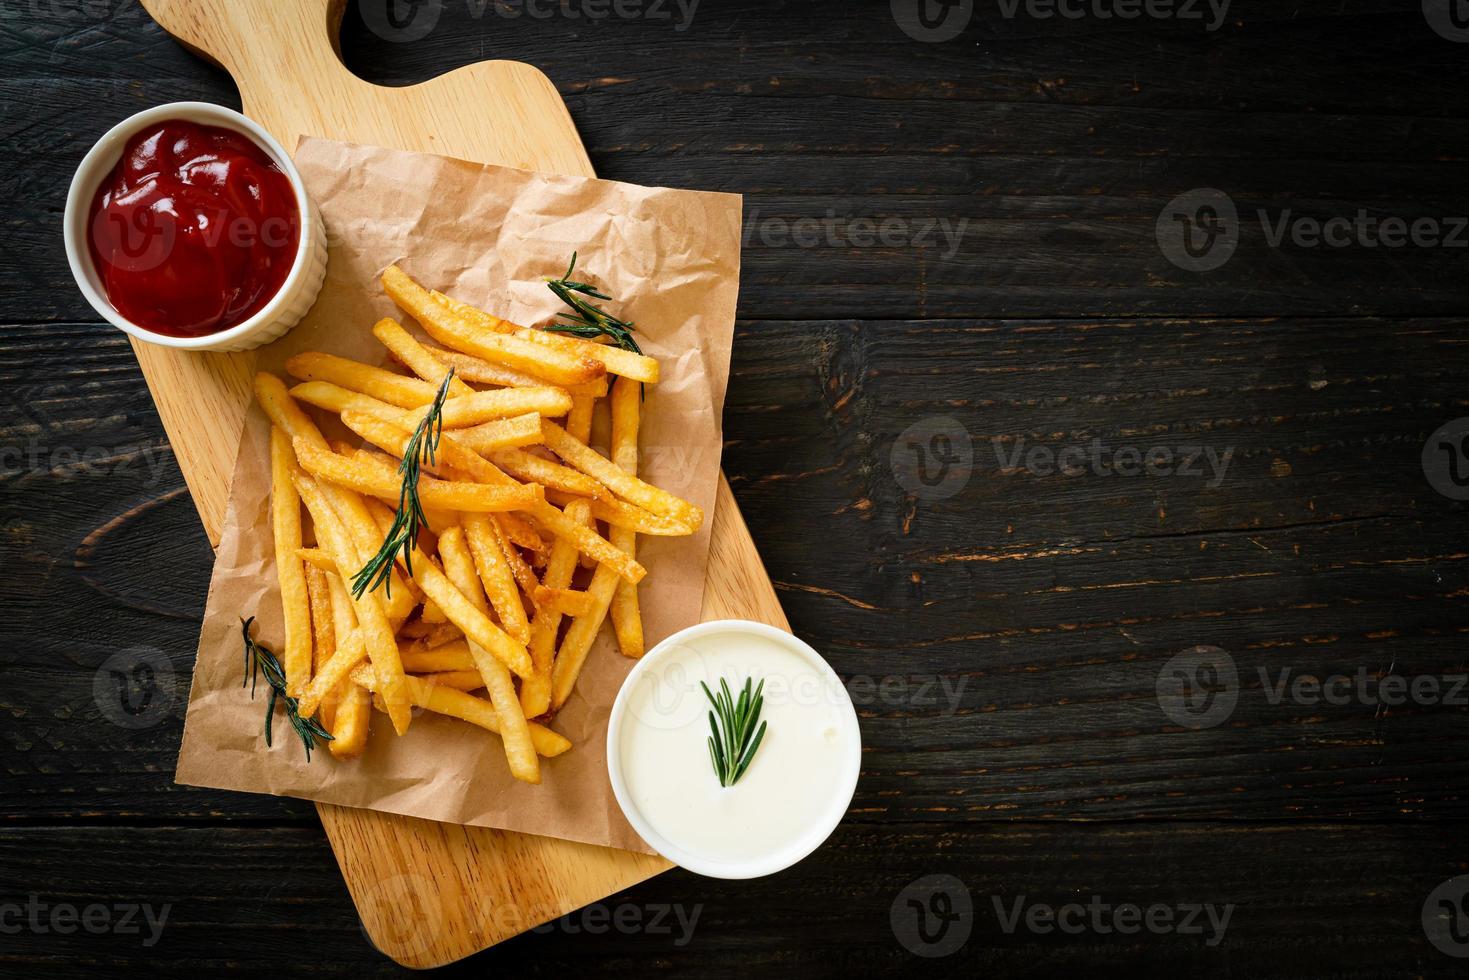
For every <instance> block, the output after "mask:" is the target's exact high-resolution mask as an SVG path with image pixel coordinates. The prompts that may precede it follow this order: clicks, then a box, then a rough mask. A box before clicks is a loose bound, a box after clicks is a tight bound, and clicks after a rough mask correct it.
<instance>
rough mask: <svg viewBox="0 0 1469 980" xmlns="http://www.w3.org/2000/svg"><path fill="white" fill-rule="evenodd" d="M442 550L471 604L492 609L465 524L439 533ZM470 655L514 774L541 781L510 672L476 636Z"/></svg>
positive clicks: (446, 567)
mask: <svg viewBox="0 0 1469 980" xmlns="http://www.w3.org/2000/svg"><path fill="white" fill-rule="evenodd" d="M439 554H440V555H442V556H443V559H444V570H445V572H446V573H447V574H448V576H449V578H450V580H451V581H452V582H453V583H454V585H455V586H456V587H458V589H459V591H460V592H462V593H464V595H465V597H466V598H467V599H469V602H470V604H471V605H473V606H474V607H475V608H476V609H478V610H479V611H480V612H481V613H487V612H489V604H488V603H487V602H486V601H485V593H484V589H483V588H482V587H481V586H480V582H479V573H478V572H477V571H476V570H475V567H474V565H475V563H474V559H473V558H471V557H470V554H469V545H468V544H466V543H465V541H464V529H463V528H458V527H454V528H450V529H449V530H447V531H445V532H444V533H443V534H441V535H439ZM469 655H470V656H471V657H472V658H473V659H474V665H475V667H476V669H477V670H478V672H479V676H480V677H481V678H482V679H483V681H484V688H485V690H486V691H488V692H489V695H490V703H491V704H493V705H494V706H495V713H496V714H498V715H499V716H500V740H501V741H502V742H503V743H504V744H505V759H506V761H507V762H508V763H509V764H510V772H511V774H512V775H514V776H515V778H516V779H519V780H521V781H522V782H527V783H539V782H540V781H541V767H540V763H539V762H537V761H536V750H535V747H534V746H533V745H532V744H531V738H530V727H529V726H528V725H527V724H526V722H525V714H524V712H522V711H521V710H520V700H519V698H518V697H517V696H516V693H515V684H514V682H513V681H511V679H510V672H509V671H508V670H506V669H505V665H504V664H502V663H500V662H499V661H498V660H496V659H495V658H493V657H491V656H490V654H489V652H488V651H486V650H485V649H484V648H483V647H481V646H480V645H479V644H478V643H475V642H474V641H473V640H470V641H469Z"/></svg>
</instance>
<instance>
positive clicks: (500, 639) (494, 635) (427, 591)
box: [395, 548, 531, 677]
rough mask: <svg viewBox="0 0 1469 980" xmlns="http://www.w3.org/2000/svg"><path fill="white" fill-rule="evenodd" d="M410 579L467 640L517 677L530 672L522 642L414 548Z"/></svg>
mask: <svg viewBox="0 0 1469 980" xmlns="http://www.w3.org/2000/svg"><path fill="white" fill-rule="evenodd" d="M413 580H414V581H415V582H417V583H418V587H419V588H421V589H423V594H424V595H426V596H428V597H429V598H430V599H432V600H433V601H434V602H437V603H438V604H439V606H440V608H442V609H443V610H444V615H445V616H447V617H448V619H449V622H451V623H453V624H454V625H455V626H457V627H459V628H460V629H461V630H463V631H464V635H465V637H466V638H467V639H469V640H470V641H472V642H474V643H478V644H479V645H480V646H481V647H483V648H484V649H486V650H488V651H489V652H490V654H491V655H493V656H494V658H495V659H496V660H498V661H500V662H501V663H502V664H504V665H505V666H506V667H508V668H509V669H510V671H511V672H512V673H513V674H515V675H516V676H517V677H526V676H528V675H529V674H530V672H531V664H530V654H529V653H527V652H526V649H525V644H523V643H520V642H519V641H517V640H515V639H513V638H512V637H511V636H510V635H509V634H507V633H506V632H505V631H504V630H502V629H501V628H500V627H498V626H496V625H495V624H494V622H493V621H491V619H490V617H489V616H488V615H486V614H485V613H483V612H480V610H479V609H478V608H476V607H475V606H474V605H473V604H472V603H471V602H470V601H469V600H468V599H466V598H465V597H464V595H463V593H461V592H460V591H459V590H458V589H457V588H456V587H455V586H454V583H453V582H451V581H449V579H448V577H447V576H446V575H445V574H444V573H443V572H441V571H439V566H437V565H435V564H434V563H433V562H432V561H430V560H429V558H428V556H427V555H425V554H424V553H423V552H422V551H420V550H419V549H417V548H415V549H414V554H413ZM395 652H396V651H395Z"/></svg>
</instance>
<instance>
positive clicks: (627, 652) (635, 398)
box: [607, 378, 644, 657]
mask: <svg viewBox="0 0 1469 980" xmlns="http://www.w3.org/2000/svg"><path fill="white" fill-rule="evenodd" d="M639 388H640V386H639V385H638V384H637V382H635V381H632V380H630V379H628V378H618V379H617V380H616V381H615V382H614V383H613V385H612V398H611V402H612V436H611V443H612V445H611V455H612V462H613V463H614V464H615V465H617V466H618V467H620V468H622V469H623V470H624V471H626V472H627V473H628V475H630V476H637V475H638V428H639V427H640V425H641V424H642V419H641V417H640V416H641V412H642V392H641V391H640V390H639ZM607 536H608V538H609V539H610V540H611V541H612V543H613V544H615V545H617V547H619V548H621V549H622V550H623V551H625V552H627V553H628V555H629V556H630V557H636V554H637V539H638V535H637V532H636V531H633V530H631V529H629V528H625V527H619V526H617V525H612V526H611V527H609V528H608V531H607ZM611 614H612V631H613V632H614V633H616V634H617V648H618V649H619V650H620V651H622V655H623V656H624V657H641V656H642V655H643V653H644V646H643V614H642V610H641V608H640V606H639V604H638V587H637V586H636V585H634V584H633V583H632V582H628V581H619V582H618V583H617V588H616V590H615V591H614V592H613V593H612V608H611Z"/></svg>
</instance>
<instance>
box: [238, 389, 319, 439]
mask: <svg viewBox="0 0 1469 980" xmlns="http://www.w3.org/2000/svg"><path fill="white" fill-rule="evenodd" d="M255 398H256V400H257V401H259V402H260V407H261V408H263V409H265V414H266V415H267V416H268V417H269V418H270V421H271V424H272V425H274V426H275V427H276V428H278V429H281V430H283V431H284V432H285V433H286V435H288V436H290V437H291V438H292V439H305V440H306V441H307V442H309V443H311V444H312V445H313V446H316V447H318V448H320V449H325V448H326V437H325V436H323V435H322V434H321V430H320V429H318V428H317V427H316V423H315V422H313V421H311V419H310V417H309V416H307V414H306V413H305V412H303V411H302V410H301V406H300V405H297V404H296V400H295V399H294V398H292V397H291V393H290V392H288V391H287V390H286V383H285V382H284V381H282V380H281V379H280V378H277V377H276V376H275V375H273V374H267V373H266V372H264V371H261V372H260V373H259V374H257V375H255Z"/></svg>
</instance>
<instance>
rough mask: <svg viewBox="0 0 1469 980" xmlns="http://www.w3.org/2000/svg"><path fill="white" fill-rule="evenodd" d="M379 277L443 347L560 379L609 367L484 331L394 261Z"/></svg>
mask: <svg viewBox="0 0 1469 980" xmlns="http://www.w3.org/2000/svg"><path fill="white" fill-rule="evenodd" d="M382 281H383V288H384V289H386V290H387V293H388V295H389V296H391V297H392V299H393V302H395V303H397V304H398V305H399V306H400V307H402V308H403V310H404V311H405V312H407V313H409V314H410V315H412V317H413V318H414V319H415V320H417V321H418V322H419V324H420V325H421V326H422V327H423V329H424V330H425V331H427V332H428V335H429V336H430V337H433V338H434V339H435V340H437V341H438V342H439V343H441V344H443V345H445V346H446V347H452V348H454V349H455V350H458V351H463V352H464V353H466V354H473V355H475V356H476V357H479V358H482V359H484V360H486V361H491V362H493V363H495V364H503V365H505V366H506V367H510V368H514V369H515V370H517V371H524V372H526V373H529V374H534V375H536V376H538V377H541V378H545V379H546V380H548V381H550V382H551V383H553V384H558V385H574V384H584V383H586V382H588V381H591V380H593V379H594V378H597V377H600V376H601V375H604V374H606V372H607V369H606V367H605V366H604V365H603V364H602V363H601V362H600V361H597V360H593V359H591V358H590V357H586V356H583V355H573V354H568V353H566V352H564V351H562V350H558V349H552V348H549V347H546V346H543V345H541V344H537V343H534V342H532V341H529V340H526V339H524V338H521V337H516V336H512V335H510V334H503V333H490V332H487V331H485V330H484V329H482V328H481V327H480V326H479V325H477V324H475V323H472V322H470V321H468V320H466V319H465V318H464V317H463V316H461V315H460V314H458V313H456V312H455V311H454V310H452V309H450V308H449V307H447V306H445V305H444V304H442V303H440V302H438V301H437V300H435V299H434V298H433V297H432V296H431V295H429V293H428V291H427V290H425V289H424V288H423V287H422V286H420V285H418V283H416V282H414V281H413V280H412V279H410V278H409V277H408V276H407V275H406V274H405V273H404V272H403V270H402V269H399V268H398V267H397V266H396V265H393V266H389V267H388V268H387V269H386V270H385V271H384V272H383V277H382ZM292 373H293V374H294V373H295V372H294V371H293V372H292ZM348 387H350V386H348ZM408 407H411V406H408Z"/></svg>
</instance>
